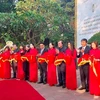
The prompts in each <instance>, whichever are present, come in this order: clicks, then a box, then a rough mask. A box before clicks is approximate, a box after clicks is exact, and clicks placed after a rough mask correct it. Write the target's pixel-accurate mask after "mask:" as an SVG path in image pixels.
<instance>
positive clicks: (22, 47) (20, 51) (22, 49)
mask: <svg viewBox="0 0 100 100" xmlns="http://www.w3.org/2000/svg"><path fill="white" fill-rule="evenodd" d="M19 53H20V55H21V56H22V55H24V53H25V50H24V46H22V45H21V46H20V47H19Z"/></svg>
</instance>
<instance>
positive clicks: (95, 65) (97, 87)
mask: <svg viewBox="0 0 100 100" xmlns="http://www.w3.org/2000/svg"><path fill="white" fill-rule="evenodd" d="M91 47H92V49H91V50H90V60H91V65H90V94H92V95H94V98H98V96H100V50H99V49H98V43H97V42H96V41H94V42H92V43H91Z"/></svg>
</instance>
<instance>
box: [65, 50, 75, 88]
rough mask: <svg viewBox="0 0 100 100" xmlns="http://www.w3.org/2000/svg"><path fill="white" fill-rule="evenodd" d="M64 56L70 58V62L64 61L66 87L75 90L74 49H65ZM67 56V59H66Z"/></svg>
mask: <svg viewBox="0 0 100 100" xmlns="http://www.w3.org/2000/svg"><path fill="white" fill-rule="evenodd" d="M66 56H68V58H69V59H70V58H71V60H69V62H70V61H71V62H70V63H66V87H67V88H68V89H71V90H76V88H77V79H76V65H75V60H76V50H74V51H73V52H72V51H71V50H70V49H67V50H66ZM68 58H67V60H68Z"/></svg>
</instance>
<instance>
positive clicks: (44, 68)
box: [38, 43, 48, 84]
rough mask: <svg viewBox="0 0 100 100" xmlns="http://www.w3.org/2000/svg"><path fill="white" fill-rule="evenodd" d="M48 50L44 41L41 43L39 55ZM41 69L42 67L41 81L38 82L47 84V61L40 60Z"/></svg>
mask: <svg viewBox="0 0 100 100" xmlns="http://www.w3.org/2000/svg"><path fill="white" fill-rule="evenodd" d="M47 51H48V50H47V49H46V48H45V45H44V43H41V44H40V51H39V54H38V57H42V56H43V55H44V54H45V53H46V52H47ZM39 69H40V81H39V82H38V83H39V84H40V83H43V84H46V83H47V63H46V62H42V63H40V62H39Z"/></svg>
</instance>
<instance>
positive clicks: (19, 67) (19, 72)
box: [15, 53, 25, 80]
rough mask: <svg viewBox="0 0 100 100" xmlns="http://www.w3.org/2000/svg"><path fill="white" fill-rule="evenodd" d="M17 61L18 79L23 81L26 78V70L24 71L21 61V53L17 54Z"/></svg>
mask: <svg viewBox="0 0 100 100" xmlns="http://www.w3.org/2000/svg"><path fill="white" fill-rule="evenodd" d="M15 59H16V60H17V67H18V68H17V78H18V79H20V80H23V79H24V77H25V73H24V70H23V62H22V60H21V55H20V53H17V54H16V55H15Z"/></svg>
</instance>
